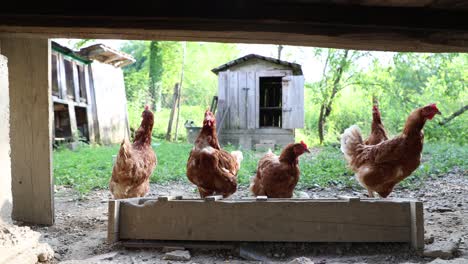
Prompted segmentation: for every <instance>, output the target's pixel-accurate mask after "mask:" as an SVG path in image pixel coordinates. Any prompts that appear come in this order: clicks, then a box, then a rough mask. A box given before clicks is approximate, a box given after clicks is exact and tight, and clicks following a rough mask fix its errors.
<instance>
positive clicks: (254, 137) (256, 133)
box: [219, 128, 294, 149]
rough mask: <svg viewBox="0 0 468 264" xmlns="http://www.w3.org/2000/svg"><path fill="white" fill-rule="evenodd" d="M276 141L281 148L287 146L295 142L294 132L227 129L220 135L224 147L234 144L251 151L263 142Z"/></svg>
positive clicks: (280, 129) (284, 130) (278, 129)
mask: <svg viewBox="0 0 468 264" xmlns="http://www.w3.org/2000/svg"><path fill="white" fill-rule="evenodd" d="M264 139H272V140H275V142H276V144H277V145H279V146H286V145H287V144H289V143H292V142H293V141H294V130H292V129H282V128H261V129H225V130H223V131H222V133H221V134H220V135H219V141H220V143H221V144H222V145H226V144H233V145H239V146H242V148H245V149H251V148H252V146H254V145H255V144H258V143H260V141H261V140H264Z"/></svg>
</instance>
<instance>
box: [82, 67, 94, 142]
mask: <svg viewBox="0 0 468 264" xmlns="http://www.w3.org/2000/svg"><path fill="white" fill-rule="evenodd" d="M83 74H84V82H85V83H84V85H85V91H86V103H87V105H86V117H87V119H88V131H89V142H90V143H95V142H96V135H95V129H94V115H93V107H94V105H93V103H92V99H91V97H92V95H91V78H90V76H89V69H88V65H84V66H83Z"/></svg>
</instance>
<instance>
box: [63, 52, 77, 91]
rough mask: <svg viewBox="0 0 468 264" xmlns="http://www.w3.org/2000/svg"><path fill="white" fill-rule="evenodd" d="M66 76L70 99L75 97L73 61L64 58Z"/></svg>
mask: <svg viewBox="0 0 468 264" xmlns="http://www.w3.org/2000/svg"><path fill="white" fill-rule="evenodd" d="M64 65H65V78H66V81H67V96H68V98H70V99H75V81H74V77H73V63H72V62H71V61H69V60H64Z"/></svg>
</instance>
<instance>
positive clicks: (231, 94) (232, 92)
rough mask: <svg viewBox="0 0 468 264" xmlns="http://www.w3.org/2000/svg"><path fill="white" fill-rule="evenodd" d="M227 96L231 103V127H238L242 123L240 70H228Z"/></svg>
mask: <svg viewBox="0 0 468 264" xmlns="http://www.w3.org/2000/svg"><path fill="white" fill-rule="evenodd" d="M227 97H228V104H229V115H228V116H229V129H237V128H239V123H240V119H239V82H238V72H228V88H227Z"/></svg>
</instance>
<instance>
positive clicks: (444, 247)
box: [423, 235, 461, 259]
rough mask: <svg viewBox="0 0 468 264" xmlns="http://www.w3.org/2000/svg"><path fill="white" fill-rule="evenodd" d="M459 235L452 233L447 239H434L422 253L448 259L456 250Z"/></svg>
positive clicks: (426, 255)
mask: <svg viewBox="0 0 468 264" xmlns="http://www.w3.org/2000/svg"><path fill="white" fill-rule="evenodd" d="M460 242H461V236H460V235H453V236H452V237H450V238H449V239H448V240H447V241H436V242H434V243H433V244H431V245H429V246H428V247H426V248H425V249H424V253H423V255H424V256H425V257H431V258H442V259H450V258H453V257H454V254H455V253H456V252H457V250H458V246H459V245H460Z"/></svg>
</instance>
